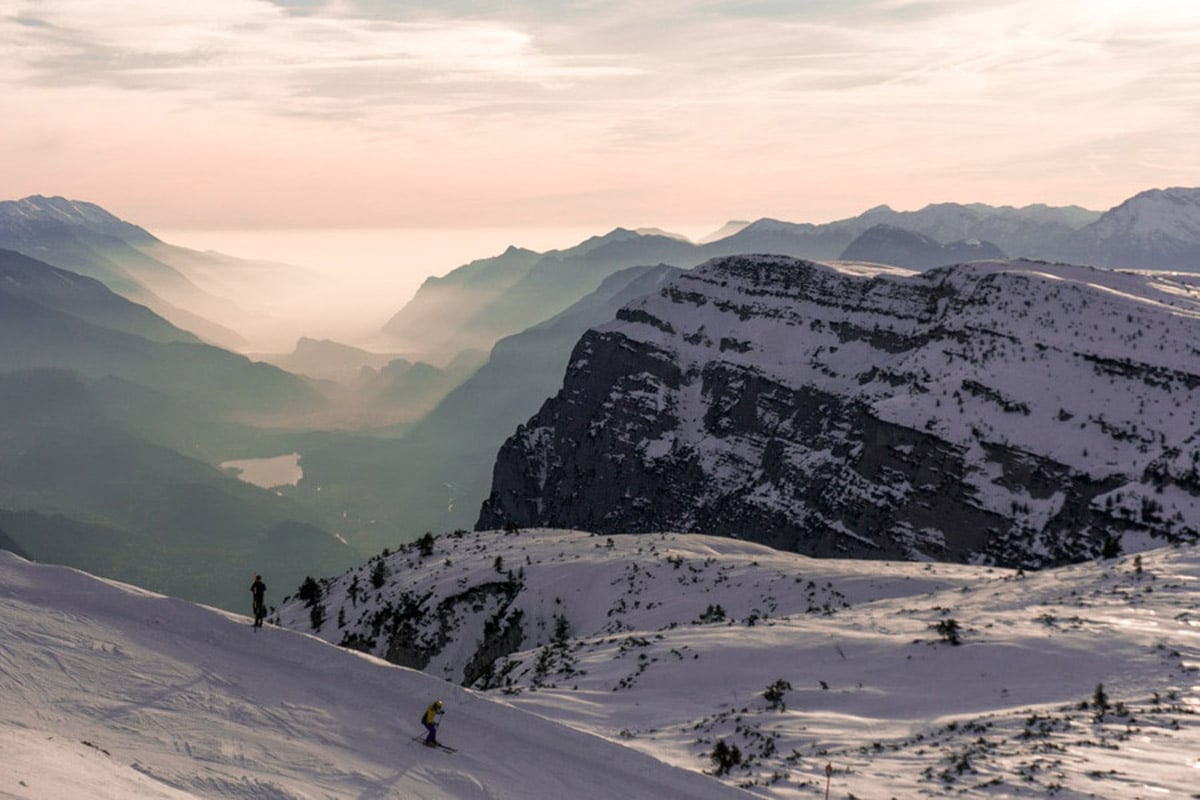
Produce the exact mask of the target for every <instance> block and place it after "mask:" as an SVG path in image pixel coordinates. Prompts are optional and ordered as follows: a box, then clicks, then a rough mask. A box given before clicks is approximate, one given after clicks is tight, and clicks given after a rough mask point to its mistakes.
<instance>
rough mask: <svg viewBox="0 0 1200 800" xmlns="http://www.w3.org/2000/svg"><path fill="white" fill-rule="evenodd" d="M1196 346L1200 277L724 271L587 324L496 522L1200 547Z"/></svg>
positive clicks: (1047, 269)
mask: <svg viewBox="0 0 1200 800" xmlns="http://www.w3.org/2000/svg"><path fill="white" fill-rule="evenodd" d="M1196 341H1200V278H1197V277H1196V276H1192V275H1181V274H1131V273H1123V272H1114V271H1110V270H1100V269H1093V268H1085V267H1073V266H1068V265H1062V264H1045V263H1040V262H1028V261H1013V262H975V263H972V264H967V265H962V266H957V267H948V268H942V269H937V270H931V271H928V272H924V273H915V274H914V273H910V272H906V271H902V270H895V269H887V268H882V267H878V266H870V265H866V266H864V265H853V264H843V265H835V266H831V265H824V264H816V263H812V262H805V261H798V260H794V259H789V258H782V257H772V256H745V257H731V258H725V259H716V260H713V261H711V262H708V263H707V264H705V265H703V266H701V267H699V268H697V269H695V270H692V271H690V272H687V273H684V274H682V275H681V276H679V277H678V278H677V279H676V280H674V281H673V282H672V283H670V284H668V285H667V286H666V287H664V288H663V289H662V290H660V291H659V292H658V293H656V294H654V295H651V296H649V297H646V298H644V299H643V300H641V301H638V302H635V303H632V304H630V305H628V306H626V307H625V308H624V309H622V310H621V311H620V312H619V313H618V316H617V319H616V320H615V321H614V322H612V323H610V324H608V325H605V326H602V327H600V328H597V329H594V330H591V331H589V332H588V333H586V334H585V335H584V337H583V338H582V339H581V340H580V342H579V344H578V345H577V346H576V349H575V351H574V353H573V355H572V358H571V363H570V365H569V366H568V368H567V374H566V377H565V379H564V383H563V388H562V389H561V390H560V392H559V393H558V395H557V396H556V397H554V398H552V399H551V400H549V401H548V402H547V403H546V404H545V405H543V407H542V409H541V410H540V411H539V412H538V413H537V414H536V415H535V416H534V417H533V418H531V419H530V420H529V421H528V422H527V423H526V424H525V425H523V426H521V427H520V428H518V430H517V432H516V433H515V434H514V435H513V436H512V437H511V438H510V439H509V440H508V441H507V442H506V443H505V444H504V446H503V447H502V449H501V451H500V453H499V455H498V457H497V463H496V468H495V473H494V479H493V484H492V493H491V496H490V497H489V499H488V500H487V501H486V502H485V504H484V507H483V510H482V512H481V514H480V519H479V521H478V523H477V527H478V528H479V529H492V528H498V527H503V526H505V525H507V524H516V525H518V526H521V527H535V526H554V527H571V528H576V529H582V530H590V531H595V532H603V533H613V532H642V531H647V532H649V531H661V530H686V531H693V532H700V533H714V534H720V535H728V536H738V537H743V538H746V539H749V540H752V541H758V542H763V543H766V544H770V545H772V546H775V547H779V548H781V549H786V550H794V551H797V552H802V553H807V554H812V555H823V556H836V555H848V556H859V557H867V558H904V559H909V558H916V559H924V558H934V559H938V560H948V561H964V562H967V561H984V562H989V563H995V564H1001V565H1007V566H1024V567H1033V566H1045V565H1048V564H1061V563H1067V562H1071V561H1077V560H1081V559H1086V558H1090V557H1093V556H1095V555H1097V554H1098V553H1100V552H1101V549H1102V548H1103V547H1104V546H1105V541H1106V538H1121V537H1124V538H1125V539H1126V540H1127V546H1133V545H1134V543H1141V542H1144V541H1146V537H1151V538H1152V539H1156V540H1158V541H1164V540H1166V541H1171V540H1181V539H1182V540H1190V539H1194V538H1195V537H1196V536H1197V534H1198V533H1200V499H1198V497H1200V477H1198V472H1197V471H1198V469H1200V468H1198V467H1197V463H1198V460H1200V433H1198V430H1200V417H1198V416H1197V414H1198V413H1200V369H1198V364H1200V362H1198V361H1197V358H1196V356H1197V351H1196V349H1195V344H1194V343H1195V342H1196ZM1110 546H1111V545H1110ZM1137 546H1142V545H1141V544H1138V545H1137Z"/></svg>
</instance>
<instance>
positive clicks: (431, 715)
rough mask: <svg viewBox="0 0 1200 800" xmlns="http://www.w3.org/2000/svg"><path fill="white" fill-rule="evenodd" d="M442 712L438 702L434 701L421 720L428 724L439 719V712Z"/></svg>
mask: <svg viewBox="0 0 1200 800" xmlns="http://www.w3.org/2000/svg"><path fill="white" fill-rule="evenodd" d="M440 713H442V709H441V708H439V707H438V704H437V703H432V704H431V705H430V706H429V708H427V709H425V716H423V717H421V721H422V722H424V723H425V724H426V725H428V724H429V723H431V722H436V721H437V716H438V714H440Z"/></svg>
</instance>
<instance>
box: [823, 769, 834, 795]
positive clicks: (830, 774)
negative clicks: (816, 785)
mask: <svg viewBox="0 0 1200 800" xmlns="http://www.w3.org/2000/svg"><path fill="white" fill-rule="evenodd" d="M832 780H833V763H832V762H830V763H827V764H826V765H825V800H829V783H830V782H831V781H832Z"/></svg>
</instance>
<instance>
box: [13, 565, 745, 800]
mask: <svg viewBox="0 0 1200 800" xmlns="http://www.w3.org/2000/svg"><path fill="white" fill-rule="evenodd" d="M267 579H268V581H269V580H270V577H269V576H267ZM246 580H247V586H249V581H250V580H251V577H250V576H248V577H247V578H246ZM270 591H271V589H268V592H270ZM268 599H270V594H268ZM0 643H2V644H0V688H2V691H0V759H2V763H3V765H4V766H3V769H0V797H4V798H15V799H18V800H46V799H47V798H54V800H63V799H64V798H65V799H66V800H75V799H76V798H79V799H80V800H83V798H86V799H87V800H128V798H160V799H162V800H198V799H199V798H230V799H231V800H252V799H254V800H306V799H307V798H333V799H335V800H342V799H344V800H363V798H380V799H382V798H405V799H406V800H408V799H409V798H411V799H412V800H463V799H464V798H491V799H493V800H531V798H568V797H569V798H580V799H581V800H592V799H594V800H601V798H611V797H622V798H665V797H688V798H730V797H745V796H748V795H746V794H744V793H743V792H740V791H738V790H736V789H732V788H730V787H728V786H724V785H722V784H721V783H719V782H717V781H714V780H713V779H711V778H709V777H706V776H703V775H698V774H696V773H694V772H689V771H686V770H682V769H677V768H674V767H672V766H669V765H667V764H663V763H662V762H661V761H659V760H657V759H655V758H653V757H651V756H647V755H644V754H642V753H639V752H637V751H635V750H631V749H629V748H626V747H623V746H622V745H621V744H619V743H614V742H610V741H605V740H604V739H603V738H600V737H597V736H594V735H589V734H587V733H583V732H577V731H575V730H572V729H570V728H568V727H565V726H562V725H559V724H556V723H554V722H552V721H549V720H546V719H543V718H541V717H539V716H537V715H536V714H530V713H526V712H524V711H521V710H520V709H518V708H514V707H513V706H512V705H511V704H508V703H504V702H502V698H496V699H491V698H488V697H486V696H484V695H482V694H480V693H477V692H471V691H468V690H464V689H460V688H457V687H454V686H451V685H448V684H446V683H445V682H444V681H441V680H438V679H437V678H433V677H430V676H427V675H422V674H421V673H419V672H413V671H411V670H405V669H400V668H397V667H394V666H391V665H388V664H385V663H383V662H381V661H379V660H378V659H373V658H369V657H365V656H362V655H359V654H355V653H351V652H348V651H346V650H343V649H339V648H335V647H330V646H329V645H327V644H325V643H323V642H320V641H318V640H316V639H314V638H312V637H309V636H304V635H300V634H296V633H292V632H290V631H284V630H279V629H277V628H273V627H270V626H268V627H266V628H265V629H264V630H262V631H258V632H256V631H254V630H253V629H252V628H251V626H250V625H249V621H248V620H247V619H246V618H245V617H240V616H235V615H232V614H228V613H223V612H219V611H216V610H213V609H210V608H205V607H202V606H194V605H191V604H189V603H185V602H183V601H179V600H174V599H171V598H166V597H162V596H159V595H154V594H151V593H148V592H145V591H142V590H139V589H135V588H133V587H130V586H124V585H121V584H114V583H110V582H107V581H102V580H99V579H96V578H93V577H91V576H88V575H86V574H83V573H79V572H75V571H74V570H69V569H65V568H61V567H48V566H39V565H35V564H31V563H29V562H27V561H24V560H22V559H20V558H18V557H17V556H14V555H12V554H10V553H7V552H0ZM434 698H441V699H442V700H443V701H444V702H445V704H446V714H445V717H444V720H443V723H442V731H441V734H440V736H439V738H440V739H441V740H442V741H444V742H446V743H448V744H452V745H454V746H455V747H457V748H458V749H457V752H454V753H450V752H446V751H444V750H436V749H430V748H426V747H422V746H421V745H420V744H419V742H417V741H415V740H414V737H416V736H417V735H418V734H421V733H423V731H422V730H421V729H420V726H419V725H418V722H417V719H418V717H419V715H420V714H421V712H422V710H423V709H424V708H425V706H426V705H427V704H428V703H429V702H430V701H431V700H432V699H434Z"/></svg>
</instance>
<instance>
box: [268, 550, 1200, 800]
mask: <svg viewBox="0 0 1200 800" xmlns="http://www.w3.org/2000/svg"><path fill="white" fill-rule="evenodd" d="M376 584H378V585H376ZM318 587H319V589H318ZM306 594H307V596H308V598H309V599H308V600H301V599H299V598H297V599H293V600H290V601H288V602H285V603H284V605H283V606H282V607H281V609H280V610H279V618H281V620H282V622H283V623H284V624H286V625H289V626H293V627H295V628H298V629H300V630H306V631H311V630H312V622H313V620H314V619H315V618H321V619H322V620H323V621H322V622H321V625H320V629H319V631H318V633H317V635H319V636H321V637H322V638H325V639H327V640H329V641H333V642H336V641H343V642H346V643H347V644H348V645H351V646H356V647H359V648H363V649H367V650H369V651H371V652H373V653H375V654H377V655H381V656H387V657H389V658H392V659H395V660H400V661H404V662H407V663H415V664H418V665H420V666H423V667H424V668H425V670H426V671H427V672H429V673H430V674H433V675H440V676H444V677H446V678H447V679H448V680H451V681H454V682H462V681H463V680H464V675H466V681H467V682H468V683H472V684H474V685H475V686H476V687H479V688H482V687H490V689H489V691H490V692H491V694H492V695H493V696H497V697H503V698H505V700H506V701H507V702H509V703H511V704H512V705H514V706H516V707H518V708H523V709H527V710H531V711H535V712H536V713H538V714H539V715H542V716H544V717H547V718H550V719H554V720H558V721H561V722H565V723H567V724H569V725H571V726H572V727H575V728H578V729H580V730H584V731H589V732H593V733H596V734H598V735H600V736H602V737H605V738H609V739H611V740H613V741H617V742H622V743H625V744H626V745H628V746H629V747H631V748H633V749H636V750H640V751H643V752H644V753H647V754H650V755H653V756H655V757H656V758H658V759H661V760H663V761H667V762H670V763H674V764H677V765H679V766H681V767H686V768H689V769H693V770H702V769H703V770H709V771H712V770H714V769H715V764H714V762H713V759H712V754H713V752H714V749H715V748H717V747H718V746H719V744H720V743H722V742H723V743H724V746H725V748H726V752H729V751H730V749H731V748H734V747H736V748H737V750H738V753H739V754H740V763H738V764H736V765H732V764H731V765H730V769H729V772H728V773H727V774H726V775H725V776H723V779H724V780H725V781H726V782H727V783H729V784H730V785H731V786H733V785H740V786H744V787H746V788H749V789H750V790H752V791H753V792H755V793H756V794H759V795H762V796H767V797H775V798H811V797H814V796H817V797H819V796H821V792H822V791H823V789H824V788H825V782H826V776H825V768H826V766H827V765H831V766H832V769H833V775H832V788H833V791H832V794H831V796H833V797H839V798H846V797H884V798H886V797H897V798H910V797H921V796H944V795H945V794H946V793H952V794H954V795H955V796H966V797H979V798H984V797H988V798H1002V797H1045V796H1048V795H1055V796H1058V797H1068V798H1083V797H1147V798H1148V797H1158V796H1165V797H1192V796H1195V795H1194V792H1195V791H1196V789H1195V787H1196V786H1197V775H1200V724H1198V719H1197V716H1196V712H1197V711H1198V710H1200V617H1198V614H1197V611H1196V609H1197V607H1198V606H1197V604H1198V603H1200V550H1198V549H1197V548H1196V547H1195V546H1192V545H1188V546H1182V547H1177V548H1165V549H1159V550H1154V551H1148V552H1144V553H1142V554H1139V555H1137V556H1126V557H1123V558H1118V559H1110V560H1103V561H1097V562H1092V563H1087V564H1081V565H1075V566H1071V567H1064V568H1059V569H1054V570H1047V571H1044V572H1039V573H1022V572H1019V571H1010V570H1002V569H999V568H992V567H969V566H962V565H950V564H931V563H925V564H917V563H911V562H878V561H858V560H834V559H810V558H807V557H804V556H800V555H796V554H791V553H782V552H779V551H774V550H771V549H769V548H766V547H763V546H760V545H755V544H751V543H747V542H742V541H737V540H733V539H728V538H721V537H707V536H698V535H685V534H640V535H615V536H612V537H607V536H597V535H588V534H583V533H578V532H566V531H555V530H525V531H516V532H509V533H502V532H482V533H467V532H459V533H456V534H450V535H446V536H442V537H430V538H429V539H427V540H426V541H424V542H421V543H417V544H415V545H412V546H408V547H406V548H404V549H402V550H401V551H399V552H396V553H391V554H388V555H385V556H381V557H379V558H376V559H374V560H373V561H372V562H371V563H370V564H367V565H364V566H363V567H360V568H358V569H356V570H353V571H351V572H349V573H347V574H346V575H343V576H341V577H340V578H338V579H336V580H331V581H324V582H321V583H320V584H314V585H313V586H311V587H310V589H309V591H308V592H307V593H306ZM318 609H319V610H318ZM953 638H957V639H958V640H959V642H960V644H959V645H957V646H956V645H953V644H952V643H951V639H953ZM1097 687H1100V691H1099V692H1097ZM1105 704H1107V705H1105ZM613 796H618V795H615V794H614V795H613Z"/></svg>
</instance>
